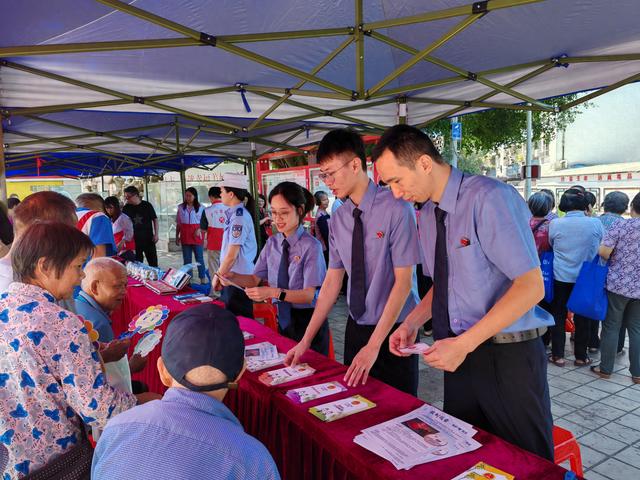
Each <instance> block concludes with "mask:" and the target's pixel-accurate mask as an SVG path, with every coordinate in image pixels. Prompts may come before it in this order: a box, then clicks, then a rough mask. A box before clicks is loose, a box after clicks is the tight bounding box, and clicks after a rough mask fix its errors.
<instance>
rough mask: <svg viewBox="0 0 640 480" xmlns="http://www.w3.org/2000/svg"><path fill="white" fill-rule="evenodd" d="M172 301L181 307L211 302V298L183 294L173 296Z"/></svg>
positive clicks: (196, 294)
mask: <svg viewBox="0 0 640 480" xmlns="http://www.w3.org/2000/svg"><path fill="white" fill-rule="evenodd" d="M173 299H174V300H177V301H178V302H180V303H181V304H183V305H193V304H198V303H208V302H213V298H211V297H208V296H207V295H203V294H202V293H185V294H183V295H174V296H173Z"/></svg>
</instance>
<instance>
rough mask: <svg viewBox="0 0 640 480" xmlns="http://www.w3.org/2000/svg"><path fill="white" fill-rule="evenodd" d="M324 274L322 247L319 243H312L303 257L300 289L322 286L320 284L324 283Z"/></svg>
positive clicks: (325, 272) (325, 268)
mask: <svg viewBox="0 0 640 480" xmlns="http://www.w3.org/2000/svg"><path fill="white" fill-rule="evenodd" d="M326 274H327V267H326V265H325V263H324V255H323V254H322V245H321V244H320V242H318V241H314V242H313V243H312V244H311V245H310V247H309V249H308V250H307V252H306V255H305V256H304V265H303V266H302V277H303V287H302V288H309V287H320V286H322V282H324V277H325V275H326Z"/></svg>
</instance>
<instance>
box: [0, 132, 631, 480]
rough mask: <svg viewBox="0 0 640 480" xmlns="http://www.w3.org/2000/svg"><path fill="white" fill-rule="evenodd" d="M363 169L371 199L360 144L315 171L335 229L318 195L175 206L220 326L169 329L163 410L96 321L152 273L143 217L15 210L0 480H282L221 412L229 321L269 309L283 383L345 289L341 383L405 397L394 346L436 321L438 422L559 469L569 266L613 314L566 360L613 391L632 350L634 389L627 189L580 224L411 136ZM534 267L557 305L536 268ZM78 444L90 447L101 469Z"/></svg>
mask: <svg viewBox="0 0 640 480" xmlns="http://www.w3.org/2000/svg"><path fill="white" fill-rule="evenodd" d="M371 158H372V160H373V162H375V165H376V168H377V172H378V174H379V178H380V180H381V182H380V183H378V184H376V183H374V182H373V181H372V180H371V179H370V178H369V176H368V174H367V158H366V154H365V148H364V144H363V141H362V139H361V137H360V136H359V135H358V134H357V133H356V132H355V131H353V130H350V129H338V130H332V131H330V132H329V133H328V134H327V135H326V136H325V137H324V138H323V140H322V141H321V142H320V145H319V147H318V150H317V160H318V163H319V166H320V170H321V173H320V179H321V180H322V181H323V182H324V184H325V185H326V186H327V188H328V189H330V190H331V192H332V193H333V195H334V196H335V197H336V201H334V205H333V208H332V209H331V211H329V196H328V195H327V193H326V192H322V191H320V192H316V193H315V195H312V194H311V192H309V191H308V190H307V189H305V188H303V187H301V186H300V185H298V184H296V183H293V182H282V183H280V184H278V185H276V186H275V187H274V188H273V189H272V190H271V191H270V192H269V193H268V197H267V198H265V197H259V198H258V205H255V204H254V199H253V197H252V196H251V195H250V193H249V184H248V178H247V176H245V175H243V174H239V173H225V174H224V175H223V177H222V180H221V181H220V182H219V183H218V184H217V185H216V186H213V187H211V188H210V189H209V192H208V196H209V201H210V206H207V207H205V206H204V205H202V204H201V203H200V201H199V199H198V191H197V190H196V189H195V188H188V189H186V191H185V192H184V202H183V203H181V204H180V205H179V206H178V210H177V215H176V237H175V242H176V244H178V245H180V246H181V248H182V253H183V261H184V263H185V265H187V264H191V263H192V262H193V260H194V259H195V261H196V262H197V264H198V265H197V273H198V277H199V280H200V282H201V283H209V282H211V287H212V289H211V295H213V296H217V295H218V294H219V295H220V298H221V299H222V301H223V302H224V304H225V307H226V308H224V309H223V308H220V307H217V306H214V305H201V306H197V307H192V308H189V309H187V310H186V311H184V312H182V313H180V314H179V315H177V316H176V317H175V318H173V319H172V321H171V322H170V324H169V326H168V328H167V330H166V333H165V335H164V339H163V343H162V347H161V356H160V359H159V360H158V364H157V365H155V366H151V367H152V368H157V370H158V372H159V375H160V378H161V380H162V383H163V384H164V385H165V386H166V387H167V388H168V390H167V392H166V393H165V394H164V396H160V395H159V394H157V393H154V392H149V391H148V388H147V386H146V385H144V384H142V383H140V382H136V381H132V378H131V374H132V373H136V372H138V371H140V370H142V369H143V368H145V367H146V366H147V365H146V360H145V359H144V358H143V357H141V356H139V355H129V354H128V352H129V350H130V348H129V347H130V340H129V339H126V338H124V339H119V338H116V335H115V332H114V331H113V329H112V326H111V320H110V315H111V313H112V312H113V311H114V310H116V309H117V308H118V307H119V306H120V305H121V303H122V302H123V299H124V296H125V294H126V287H127V275H126V268H125V267H124V266H123V263H124V262H125V261H133V260H137V261H143V260H144V259H146V261H147V262H148V263H149V264H150V265H152V266H157V265H158V256H157V250H156V243H157V242H158V236H159V235H158V233H159V232H158V220H157V215H156V213H155V210H154V208H153V206H152V205H151V204H150V203H148V202H147V201H145V200H143V199H142V198H141V196H140V192H139V191H138V190H137V189H136V188H135V187H133V186H129V187H127V188H125V189H124V205H123V204H121V201H120V199H119V198H117V197H113V196H112V197H107V198H106V199H103V198H102V197H101V196H100V195H97V194H95V193H83V194H81V195H79V196H78V197H77V198H76V202H75V203H74V202H73V201H71V200H70V199H68V198H67V197H65V196H63V195H60V194H58V193H55V192H38V193H34V194H32V195H30V196H28V197H27V198H25V199H24V200H23V201H22V202H20V203H18V204H16V205H14V208H13V209H12V213H11V215H10V217H11V225H12V228H11V235H10V237H11V238H10V241H9V242H8V243H10V244H11V248H10V250H9V252H8V253H7V254H6V255H5V256H4V257H3V258H1V259H0V411H1V412H2V423H1V427H0V469H4V472H5V473H4V476H3V479H11V480H13V479H17V478H23V477H26V478H89V475H90V474H91V477H92V478H95V479H119V478H123V479H124V478H138V477H141V476H142V475H147V476H148V475H152V476H154V477H156V478H209V477H211V478H255V479H277V478H279V474H278V470H277V468H276V466H275V464H274V462H273V460H272V458H271V456H270V454H269V452H268V451H267V450H266V449H265V448H264V446H262V445H261V444H260V443H259V442H258V441H257V440H255V439H253V438H252V437H250V436H248V435H247V434H245V433H244V431H243V430H242V427H241V426H240V424H239V422H238V420H237V419H236V418H235V416H234V415H233V413H232V412H231V411H230V410H229V409H228V408H227V407H226V406H225V405H224V404H223V403H222V401H223V399H224V397H225V395H226V393H227V391H228V390H229V389H232V388H235V387H236V386H237V381H238V379H239V378H240V377H241V376H242V374H243V372H244V340H243V336H242V332H241V331H240V328H239V326H238V322H237V319H236V316H243V317H249V318H253V305H254V303H256V302H264V301H269V302H273V303H274V304H275V305H276V307H277V311H278V329H279V332H280V333H281V334H282V335H284V336H287V337H289V338H291V339H293V340H294V341H295V342H296V345H295V347H294V348H292V349H291V350H290V351H289V352H287V355H286V359H285V363H286V364H287V365H295V364H297V363H298V362H299V361H300V358H301V356H302V355H303V354H304V353H305V352H306V351H307V350H308V349H313V350H315V351H317V352H320V353H322V354H325V355H326V354H327V353H328V350H329V340H330V331H329V324H328V321H327V318H328V316H329V313H330V311H331V310H332V308H333V306H334V305H335V303H336V300H337V298H338V296H339V295H340V292H341V291H342V288H343V284H345V283H346V302H347V306H348V318H347V321H346V330H345V342H344V343H345V345H344V363H345V364H346V365H348V369H347V371H346V374H345V376H344V382H345V383H346V384H347V385H348V386H350V387H355V386H358V385H364V384H366V382H367V379H368V378H369V376H371V377H374V378H376V379H378V380H381V381H383V382H385V383H387V384H388V385H391V386H393V387H395V388H397V389H399V390H402V391H404V392H407V393H409V394H412V395H417V389H418V376H419V368H418V367H419V357H420V356H418V355H410V354H408V353H406V352H405V351H404V349H405V348H406V347H408V346H411V345H412V344H414V343H415V342H418V341H419V340H420V335H421V332H424V331H425V330H423V327H424V326H425V324H427V322H430V323H429V325H430V326H428V327H425V328H427V329H428V330H429V332H428V334H432V335H433V340H434V341H433V343H432V345H431V346H430V347H429V348H428V349H427V350H426V351H425V352H424V354H423V355H422V359H423V361H424V362H426V363H427V364H428V365H429V366H431V367H433V368H436V369H439V370H443V371H444V410H445V411H446V412H447V413H449V414H452V415H454V416H456V417H457V418H459V419H461V420H463V421H466V422H469V423H472V424H473V425H475V426H478V427H480V428H482V429H484V430H487V431H489V432H492V433H494V434H496V435H498V436H500V437H501V438H503V439H505V440H507V441H510V442H512V443H514V444H516V445H518V446H520V447H522V448H524V449H526V450H528V451H530V452H533V453H536V454H538V455H540V456H542V457H544V458H547V459H549V460H553V440H552V423H553V421H552V416H551V410H550V398H549V387H548V383H547V365H548V363H549V362H551V363H553V364H554V365H556V366H558V367H562V366H563V365H565V350H566V348H567V345H566V334H565V324H566V322H567V319H568V318H570V317H571V316H570V315H569V312H568V308H567V301H568V299H569V297H570V295H571V293H572V291H573V289H574V288H575V284H576V281H577V278H578V275H579V272H580V269H581V266H582V264H583V263H584V262H587V261H591V260H592V259H593V258H594V257H596V256H599V257H601V258H602V259H603V261H607V262H608V265H609V266H608V268H609V270H608V277H607V284H606V290H607V296H608V301H609V306H608V311H607V315H606V318H605V320H604V322H603V324H602V330H601V331H599V326H600V322H598V321H596V320H594V319H590V318H586V317H584V316H581V315H578V314H575V315H573V320H572V321H573V324H574V325H575V335H574V338H573V342H574V343H573V345H574V346H573V348H574V351H573V353H574V356H575V360H574V362H575V365H577V366H590V367H591V370H592V371H593V372H594V374H595V375H598V376H600V377H603V378H607V377H608V376H610V375H611V374H612V372H613V363H614V360H615V357H616V355H618V354H621V353H623V351H624V350H623V348H624V344H625V332H628V334H629V358H630V364H631V365H630V371H631V375H632V381H633V382H635V383H640V348H639V347H640V286H639V285H640V282H638V281H637V272H638V269H639V268H640V263H639V262H640V194H638V195H636V196H635V198H633V200H632V201H631V202H630V215H631V218H625V215H626V212H627V209H628V208H629V199H628V197H627V196H626V195H625V194H624V193H622V192H611V193H609V194H608V195H607V197H606V198H605V199H604V204H603V208H604V212H605V213H604V214H603V215H601V216H600V217H595V216H594V214H593V211H594V206H595V202H596V200H595V196H593V195H592V194H590V192H588V191H586V190H585V189H584V188H582V187H580V186H575V187H573V188H571V189H569V190H567V191H565V192H564V193H563V194H562V197H561V198H560V202H559V205H558V209H557V211H554V210H556V209H555V196H554V194H553V193H552V192H549V191H540V192H537V193H535V194H534V195H532V196H531V197H530V198H529V199H528V203H527V202H525V201H524V200H523V199H522V197H521V196H520V195H519V194H518V193H517V191H516V190H515V189H514V188H512V187H511V186H509V185H507V184H504V183H502V182H499V181H497V180H495V179H491V178H488V177H484V176H475V175H468V174H466V173H463V172H461V171H460V170H458V169H457V168H455V167H451V166H450V165H448V164H447V163H445V161H444V160H443V158H442V157H441V155H440V153H439V152H438V151H437V149H436V148H435V147H434V145H433V143H432V142H431V140H430V139H429V138H428V136H427V135H425V134H424V133H423V132H421V131H419V130H417V129H415V128H413V127H409V126H405V125H398V126H395V127H392V128H390V129H388V130H387V131H386V132H385V133H384V135H383V136H382V137H381V138H380V140H379V142H378V144H377V145H376V146H375V148H374V150H373V152H372V155H371ZM316 207H317V211H316V214H315V221H314V222H313V223H314V225H313V229H312V231H311V232H309V231H307V229H305V227H304V224H305V219H307V218H308V216H309V215H310V214H311V212H312V211H313V210H314V208H316ZM527 207H528V208H527ZM0 213H2V214H4V215H5V216H7V219H8V218H9V214H8V213H5V212H2V211H0ZM256 214H257V215H258V218H256V220H257V221H256V222H254V218H253V216H254V215H256ZM2 220H3V219H2V217H1V216H0V221H2ZM274 227H275V228H274ZM272 228H273V231H271V232H269V230H271V229H272ZM6 237H7V239H9V235H8V234H7V235H6ZM4 238H5V233H4V232H3V241H4ZM259 245H260V246H261V247H262V248H261V249H259V248H258V247H259ZM205 250H206V252H207V260H206V262H205V259H204V252H205ZM547 252H553V254H554V260H553V277H554V281H553V284H552V286H551V287H552V290H553V292H552V294H553V300H551V301H545V300H544V299H543V298H544V297H545V294H546V293H547V292H545V284H544V281H543V277H542V274H541V269H540V258H541V256H542V255H544V254H545V253H547ZM418 267H419V269H418ZM418 274H419V275H420V277H421V278H420V279H419V278H418ZM422 277H428V278H429V279H430V280H429V283H425V279H424V278H422ZM419 284H420V285H421V288H420V289H419ZM545 347H549V348H550V352H549V353H547V352H546V351H545ZM598 350H600V353H601V354H600V364H599V365H597V366H596V365H592V362H593V360H592V357H591V356H590V354H594V353H595V352H596V351H598ZM514 385H517V387H518V388H514ZM89 433H91V434H92V435H93V437H94V439H98V438H99V439H98V442H97V446H96V448H95V451H94V449H93V448H92V447H91V444H90V442H89V438H88V434H89ZM56 475H57V476H56Z"/></svg>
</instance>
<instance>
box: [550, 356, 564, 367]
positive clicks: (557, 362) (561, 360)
mask: <svg viewBox="0 0 640 480" xmlns="http://www.w3.org/2000/svg"><path fill="white" fill-rule="evenodd" d="M549 362H550V363H553V364H554V365H555V366H556V367H564V365H565V362H564V358H562V357H554V356H553V355H549Z"/></svg>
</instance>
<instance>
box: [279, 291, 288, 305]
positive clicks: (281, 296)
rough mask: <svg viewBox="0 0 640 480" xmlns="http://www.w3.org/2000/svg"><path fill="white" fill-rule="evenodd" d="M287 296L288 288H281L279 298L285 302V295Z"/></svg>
mask: <svg viewBox="0 0 640 480" xmlns="http://www.w3.org/2000/svg"><path fill="white" fill-rule="evenodd" d="M286 296H287V292H286V290H280V295H278V300H280V301H281V302H284V301H285V300H284V299H285V297H286Z"/></svg>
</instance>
